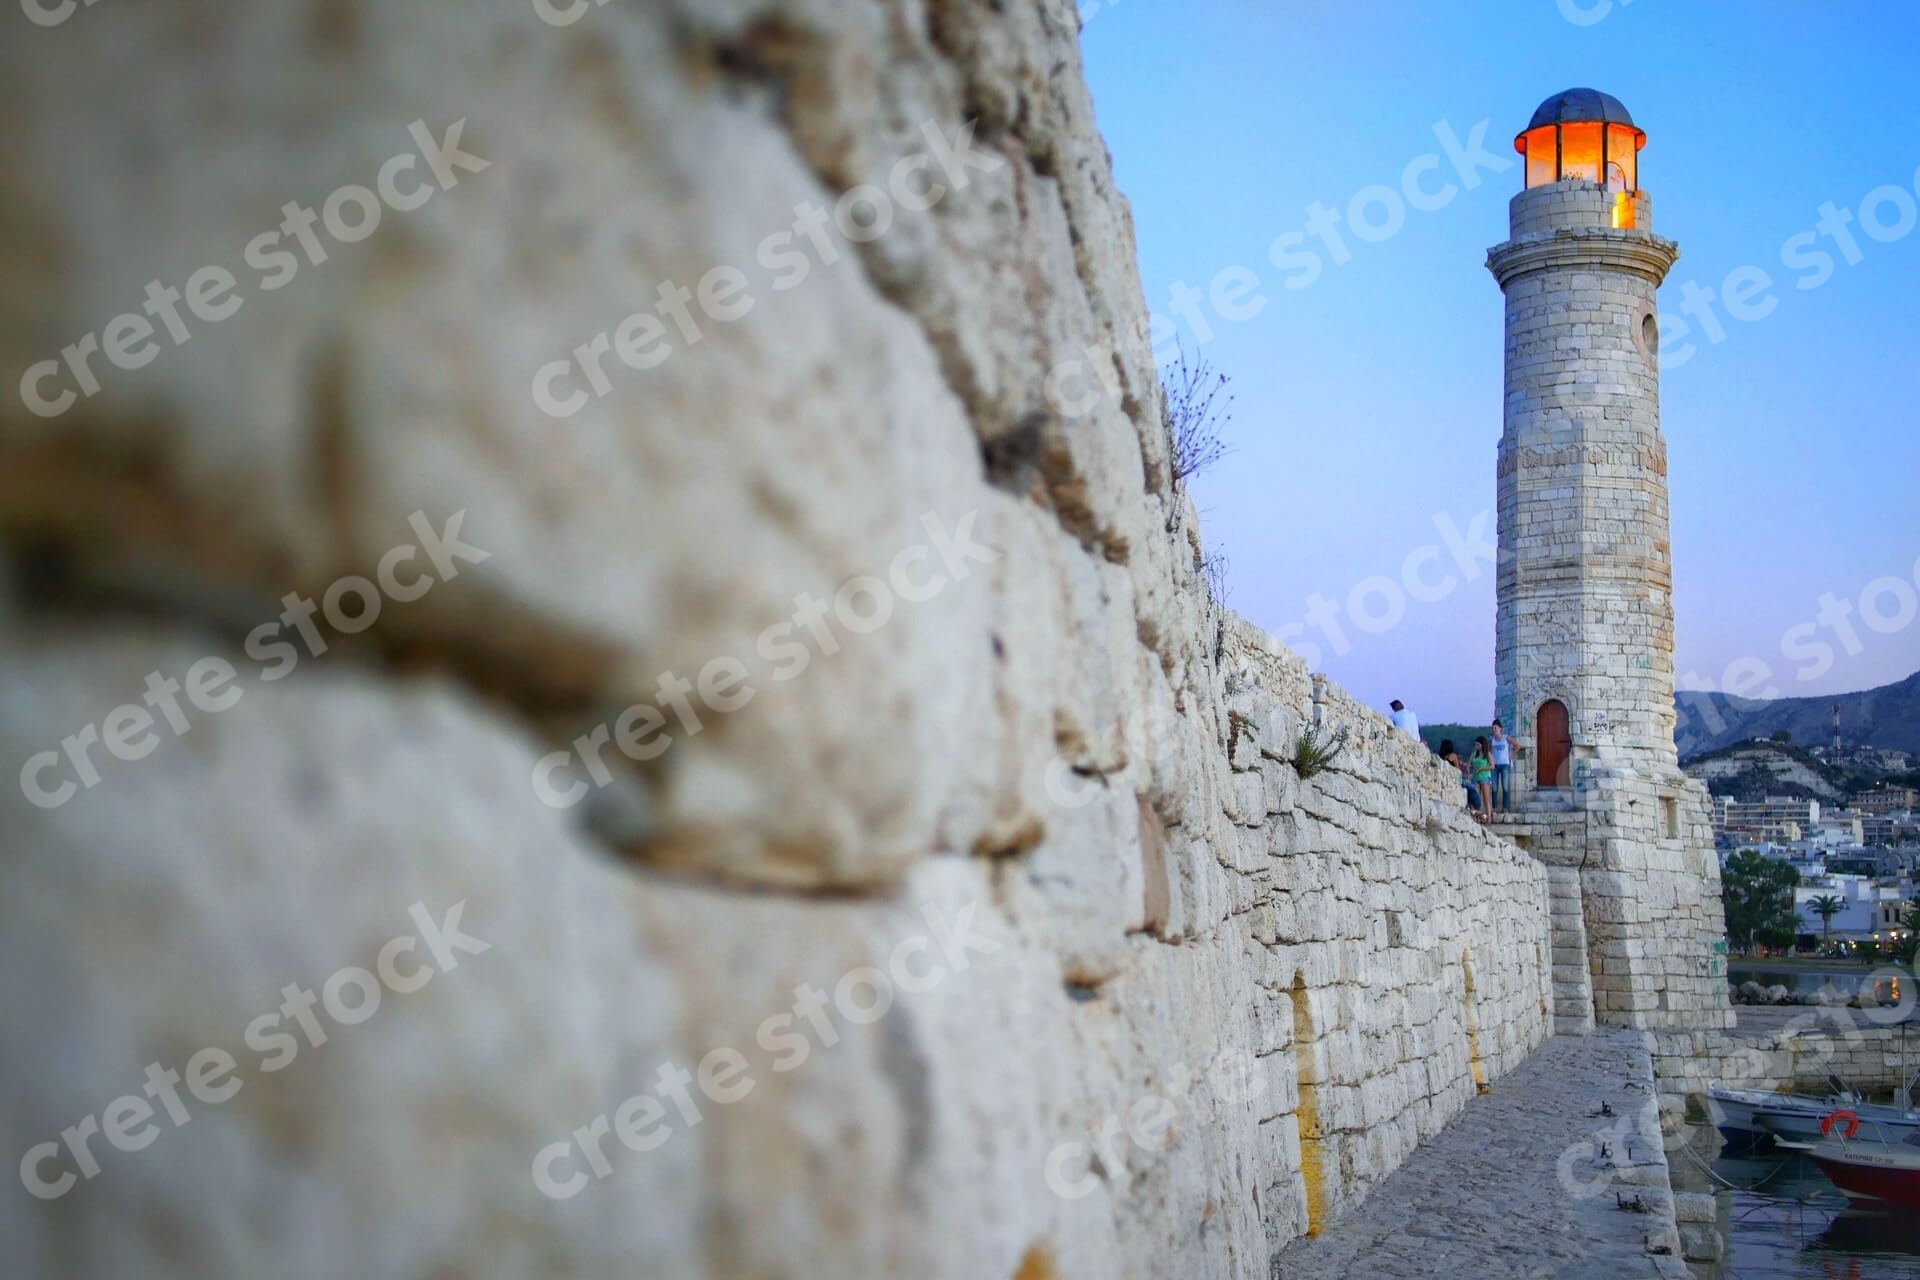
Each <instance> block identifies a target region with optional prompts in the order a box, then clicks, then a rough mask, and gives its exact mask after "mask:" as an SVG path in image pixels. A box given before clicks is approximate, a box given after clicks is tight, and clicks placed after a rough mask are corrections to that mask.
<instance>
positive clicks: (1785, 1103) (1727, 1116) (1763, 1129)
mask: <svg viewBox="0 0 1920 1280" xmlns="http://www.w3.org/2000/svg"><path fill="white" fill-rule="evenodd" d="M1859 1103H1860V1098H1859V1095H1857V1094H1854V1093H1851V1092H1848V1091H1846V1090H1843V1089H1838V1088H1836V1089H1835V1090H1834V1092H1833V1094H1832V1096H1830V1097H1826V1098H1817V1097H1814V1096H1813V1095H1811V1094H1805V1093H1770V1092H1768V1091H1766V1090H1764V1089H1727V1088H1723V1087H1722V1086H1720V1085H1712V1086H1710V1087H1709V1088H1708V1089H1707V1110H1708V1111H1709V1112H1710V1113H1711V1114H1712V1116H1713V1123H1714V1124H1715V1125H1717V1126H1718V1127H1719V1129H1720V1132H1721V1133H1722V1134H1724V1135H1725V1136H1726V1138H1727V1140H1728V1141H1730V1142H1733V1143H1736V1144H1755V1143H1764V1142H1769V1141H1771V1140H1772V1139H1773V1138H1774V1137H1775V1136H1776V1135H1775V1131H1774V1130H1773V1129H1769V1128H1768V1127H1767V1126H1766V1125H1765V1124H1763V1123H1762V1122H1761V1113H1762V1112H1763V1111H1764V1112H1765V1113H1766V1115H1767V1116H1768V1118H1769V1119H1771V1120H1772V1121H1773V1122H1774V1123H1775V1124H1781V1125H1784V1124H1785V1123H1787V1122H1788V1121H1790V1120H1797V1119H1801V1118H1804V1119H1805V1120H1806V1122H1807V1124H1808V1125H1809V1126H1810V1130H1811V1133H1810V1136H1808V1137H1805V1138H1804V1139H1798V1140H1802V1141H1809V1142H1811V1141H1814V1140H1816V1139H1818V1138H1819V1136H1820V1121H1821V1119H1822V1118H1824V1117H1825V1116H1827V1115H1828V1114H1830V1113H1831V1112H1832V1111H1833V1110H1834V1109H1835V1108H1836V1107H1857V1106H1858V1105H1859Z"/></svg>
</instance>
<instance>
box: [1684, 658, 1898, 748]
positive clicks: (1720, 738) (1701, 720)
mask: <svg viewBox="0 0 1920 1280" xmlns="http://www.w3.org/2000/svg"><path fill="white" fill-rule="evenodd" d="M1673 704H1674V711H1675V713H1676V714H1677V716H1678V719H1677V720H1676V722H1675V725H1674V734H1673V737H1674V743H1675V745H1676V746H1678V747H1679V749H1680V756H1681V758H1682V759H1688V758H1691V757H1693V756H1697V755H1701V754H1704V753H1706V752H1709V751H1718V750H1720V749H1722V748H1724V747H1728V746H1731V745H1733V744H1734V743H1737V742H1743V741H1746V740H1748V739H1751V738H1765V737H1771V736H1772V735H1773V734H1775V733H1777V732H1779V731H1780V730H1782V729H1784V730H1786V731H1787V732H1788V733H1789V734H1791V735H1792V742H1793V744H1794V745H1795V746H1798V747H1813V746H1820V745H1823V744H1825V743H1828V742H1830V741H1831V740H1832V738H1833V708H1834V707H1835V706H1838V707H1839V708H1840V738H1841V742H1842V743H1843V745H1845V746H1848V747H1860V746H1868V747H1880V748H1882V749H1884V750H1890V751H1907V752H1913V753H1916V754H1920V671H1916V672H1914V673H1913V674H1912V675H1910V676H1908V677H1907V678H1906V679H1904V680H1899V681H1895V682H1894V683H1893V684H1886V685H1881V686H1879V687H1878V688H1874V689H1861V690H1858V691H1856V692H1854V693H1835V694H1826V695H1822V696H1819V697H1804V698H1769V699H1764V700H1763V699H1757V698H1734V697H1729V696H1728V695H1727V694H1724V693H1695V692H1692V691H1681V692H1678V693H1676V694H1674V697H1673Z"/></svg>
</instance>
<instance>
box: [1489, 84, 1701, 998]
mask: <svg viewBox="0 0 1920 1280" xmlns="http://www.w3.org/2000/svg"><path fill="white" fill-rule="evenodd" d="M1646 145H1647V133H1646V131H1645V130H1644V129H1642V128H1641V127H1640V126H1639V125H1638V124H1637V123H1635V121H1634V119H1633V116H1632V115H1631V113H1629V112H1628V110H1627V108H1626V106H1625V105H1624V104H1622V103H1621V101H1620V100H1619V99H1618V98H1615V97H1613V96H1612V95H1610V94H1606V93H1601V92H1598V91H1597V90H1593V89H1569V90H1566V91H1565V92H1562V93H1558V94H1555V95H1554V96H1553V97H1551V98H1548V99H1547V100H1546V101H1545V102H1543V103H1541V104H1540V107H1539V109H1538V110H1536V111H1535V112H1534V113H1533V117H1532V119H1531V120H1530V121H1529V122H1528V124H1527V127H1526V128H1525V129H1523V130H1521V131H1520V133H1519V135H1518V136H1517V137H1515V139H1514V149H1515V150H1516V151H1518V152H1519V153H1520V154H1521V156H1522V157H1523V158H1524V160H1525V165H1524V186H1523V189H1522V190H1521V191H1520V192H1519V194H1517V195H1516V196H1514V197H1513V200H1512V202H1511V204H1510V206H1509V236H1508V239H1507V240H1506V241H1505V242H1504V243H1502V244H1499V245H1496V246H1494V247H1493V248H1492V249H1491V250H1489V251H1488V254H1487V268H1488V270H1489V271H1491V272H1492V273H1493V277H1494V279H1495V281H1497V282H1498V284H1499V286H1500V289H1501V292H1502V293H1503V294H1504V295H1505V299H1506V325H1505V335H1506V380H1505V390H1504V398H1503V406H1502V429H1501V435H1500V445H1499V452H1498V458H1497V489H1498V512H1499V548H1500V562H1499V567H1498V572H1497V599H1498V603H1497V612H1496V618H1495V639H1494V645H1495V653H1494V669H1495V671H1494V674H1495V713H1496V714H1497V715H1498V716H1499V718H1500V719H1501V721H1502V722H1503V723H1504V724H1505V726H1506V728H1507V730H1508V732H1509V734H1510V735H1511V736H1512V737H1513V739H1514V741H1515V757H1514V763H1513V775H1514V776H1513V788H1514V797H1513V801H1514V807H1513V809H1512V811H1510V812H1509V813H1507V814H1504V815H1500V824H1499V825H1500V827H1501V829H1502V830H1503V831H1504V832H1505V833H1506V834H1508V835H1509V836H1510V837H1511V838H1512V839H1513V840H1514V841H1515V843H1517V844H1520V845H1521V846H1522V847H1524V848H1526V849H1527V850H1528V851H1529V852H1530V853H1532V854H1533V855H1534V856H1535V857H1536V858H1538V859H1539V860H1541V861H1542V862H1545V863H1547V864H1548V866H1549V868H1550V871H1551V874H1552V878H1553V880H1554V886H1555V897H1556V918H1555V932H1554V952H1555V953H1554V957H1553V959H1554V976H1555V1001H1556V1010H1555V1012H1556V1015H1557V1022H1558V1025H1559V1027H1560V1029H1561V1030H1563V1031H1580V1030H1585V1029H1587V1028H1590V1027H1592V1026H1593V1025H1594V1024H1595V1022H1596V1021H1597V1022H1599V1023H1600V1024H1603V1025H1620V1026H1634V1027H1656V1026H1711V1025H1724V1023H1725V1021H1726V1019H1727V1017H1729V1016H1730V1015H1729V1014H1728V1012H1727V998H1726V992H1725V989H1724V982H1725V979H1724V976H1723V975H1724V959H1723V957H1724V954H1725V942H1724V936H1725V934H1724V921H1723V918H1722V915H1721V909H1720V877H1719V866H1718V860H1717V858H1716V857H1715V854H1714V850H1713V837H1712V828H1711V822H1710V818H1709V809H1708V804H1707V797H1706V793H1705V790H1704V789H1703V788H1702V787H1701V786H1700V785H1699V784H1697V783H1695V782H1693V781H1692V780H1691V779H1689V778H1688V777H1687V776H1686V775H1685V774H1683V773H1682V772H1681V771H1680V767H1679V757H1678V752H1677V751H1676V749H1675V746H1674V739H1673V728H1674V705H1673V565H1672V556H1671V546H1670V541H1669V535H1668V516H1667V450H1666V442H1665V439H1664V438H1663V436H1662V435H1661V428H1660V350H1659V346H1660V343H1659V337H1660V328H1659V318H1658V307H1657V305H1656V302H1655V293H1656V291H1657V290H1658V289H1659V287H1660V283H1661V282H1662V281H1663V280H1665V279H1666V277H1667V273H1668V272H1669V271H1670V270H1671V269H1672V267H1673V264H1674V262H1675V260H1676V259H1678V257H1679V256H1680V250H1679V246H1678V245H1676V244H1675V243H1674V242H1673V241H1671V240H1667V239H1664V238H1662V237H1661V236H1659V235H1657V234H1655V232H1654V229H1653V205H1652V201H1651V199H1650V198H1649V196H1648V194H1647V192H1646V191H1645V190H1644V189H1643V188H1642V186H1641V185H1640V179H1641V173H1640V158H1641V152H1642V150H1643V149H1644V148H1645V147H1646Z"/></svg>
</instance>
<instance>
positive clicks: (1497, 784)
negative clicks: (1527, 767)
mask: <svg viewBox="0 0 1920 1280" xmlns="http://www.w3.org/2000/svg"><path fill="white" fill-rule="evenodd" d="M1488 742H1489V745H1490V746H1492V748H1493V805H1494V808H1496V809H1501V810H1505V809H1509V808H1512V807H1513V739H1512V738H1509V737H1508V736H1507V731H1506V730H1505V729H1503V728H1502V727H1501V726H1500V722H1499V721H1498V720H1495V721H1494V722H1493V737H1492V738H1490V739H1489V740H1488Z"/></svg>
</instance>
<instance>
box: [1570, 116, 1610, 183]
mask: <svg viewBox="0 0 1920 1280" xmlns="http://www.w3.org/2000/svg"><path fill="white" fill-rule="evenodd" d="M1602 127H1603V126H1602V125H1601V124H1600V123H1599V122H1598V121H1581V122H1580V123H1578V124H1563V125H1561V126H1560V176H1561V177H1563V178H1585V179H1586V180H1587V181H1588V182H1598V181H1600V130H1601V128H1602Z"/></svg>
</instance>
